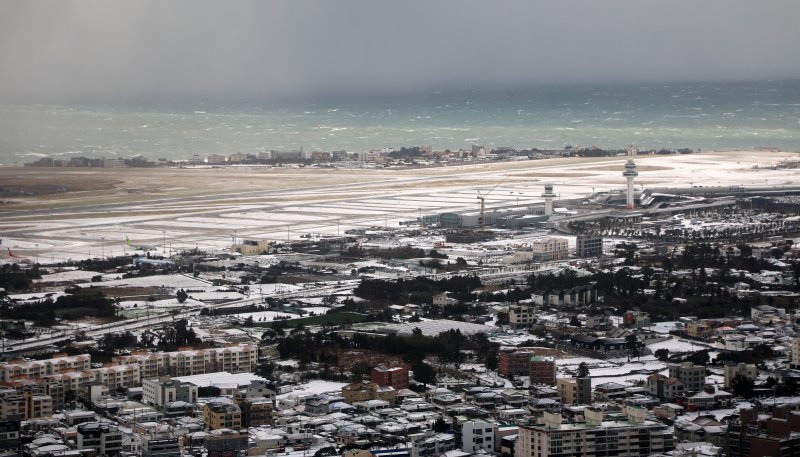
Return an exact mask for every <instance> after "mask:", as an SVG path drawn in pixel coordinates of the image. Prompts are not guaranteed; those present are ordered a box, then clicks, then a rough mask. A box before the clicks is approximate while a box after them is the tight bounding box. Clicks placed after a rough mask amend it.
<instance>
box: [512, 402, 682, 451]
mask: <svg viewBox="0 0 800 457" xmlns="http://www.w3.org/2000/svg"><path fill="white" fill-rule="evenodd" d="M626 409H627V417H626V418H624V419H622V418H621V419H618V420H609V419H606V418H604V417H603V413H602V411H599V410H594V409H592V408H587V409H586V410H585V411H584V414H585V418H586V420H585V422H575V423H562V421H561V415H560V414H554V413H550V412H545V413H544V424H542V425H533V426H520V427H519V435H518V437H517V442H516V445H515V456H516V457H550V456H553V457H555V456H567V455H569V456H578V457H582V456H586V457H590V456H601V455H617V456H638V455H653V454H661V453H665V452H667V451H669V450H671V449H672V447H673V438H672V433H671V432H670V431H669V429H668V428H667V426H666V425H664V424H661V423H658V422H652V421H647V420H645V419H644V417H645V413H646V411H645V410H644V409H643V408H639V407H633V406H628V407H627V408H626Z"/></svg>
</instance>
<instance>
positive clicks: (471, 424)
mask: <svg viewBox="0 0 800 457" xmlns="http://www.w3.org/2000/svg"><path fill="white" fill-rule="evenodd" d="M495 427H496V426H495V424H492V423H491V422H484V421H468V422H464V423H463V424H462V425H461V450H462V451H464V452H469V453H470V454H475V453H476V452H478V451H481V450H483V451H486V452H488V453H492V452H494V430H495Z"/></svg>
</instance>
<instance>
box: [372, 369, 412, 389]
mask: <svg viewBox="0 0 800 457" xmlns="http://www.w3.org/2000/svg"><path fill="white" fill-rule="evenodd" d="M370 378H371V380H372V382H374V383H375V384H377V385H379V386H381V387H386V386H391V387H394V388H395V389H396V390H400V389H408V367H407V366H401V367H391V368H386V367H384V366H382V365H381V366H377V367H375V368H373V369H372V373H371V374H370Z"/></svg>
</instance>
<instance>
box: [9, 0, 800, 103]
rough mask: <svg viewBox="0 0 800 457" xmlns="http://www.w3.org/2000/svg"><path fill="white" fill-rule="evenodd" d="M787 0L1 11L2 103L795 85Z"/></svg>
mask: <svg viewBox="0 0 800 457" xmlns="http://www.w3.org/2000/svg"><path fill="white" fill-rule="evenodd" d="M798 18H800V1H798V0H774V1H757V0H752V1H751V0H747V1H740V0H669V1H646V0H603V1H600V0H585V1H569V0H566V1H564V0H556V1H535V0H520V1H485V0H475V1H473V0H453V1H433V0H402V1H399V0H398V1H377V0H363V1H359V0H335V1H334V0H319V1H306V0H286V1H279V0H269V1H245V0H241V1H227V0H226V1H213V2H211V1H203V0H186V1H179V0H169V1H165V0H152V1H151V0H131V1H113V0H96V1H95V0H75V1H72V0H61V1H39V0H7V1H3V2H2V3H0V101H3V100H7V101H8V100H14V101H18V100H26V99H30V100H47V99H76V100H80V99H97V98H100V99H103V98H116V97H121V98H126V99H130V98H133V99H135V98H136V97H162V96H173V95H174V96H180V97H183V96H198V97H206V96H209V97H210V96H214V97H218V96H223V97H225V96H256V97H269V96H274V95H279V96H281V95H292V94H308V93H313V94H317V93H337V92H340V91H359V90H370V91H395V90H405V89H409V88H415V87H426V86H439V85H445V84H483V83H502V84H505V83H514V84H518V83H547V82H565V81H566V82H584V81H589V82H591V81H603V82H605V81H628V80H635V81H642V80H676V79H677V80H717V79H774V78H798V77H800V58H798V56H800V27H798V26H797V21H798Z"/></svg>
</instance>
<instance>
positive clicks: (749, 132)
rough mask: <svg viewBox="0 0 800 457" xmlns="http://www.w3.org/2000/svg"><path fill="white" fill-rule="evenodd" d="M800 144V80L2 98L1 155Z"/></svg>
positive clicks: (8, 160) (20, 159)
mask: <svg viewBox="0 0 800 457" xmlns="http://www.w3.org/2000/svg"><path fill="white" fill-rule="evenodd" d="M472 144H481V145H486V146H492V147H499V146H509V147H516V148H534V147H535V148H540V149H553V148H561V147H563V146H565V145H572V146H599V147H605V148H624V147H625V146H627V145H629V144H636V145H637V146H639V148H640V149H647V148H662V147H663V148H681V147H689V148H702V149H703V150H708V149H734V148H751V147H778V148H781V149H784V150H792V151H796V150H800V81H797V80H782V81H771V82H737V83H731V82H728V83H708V82H707V83H670V84H654V83H648V84H644V83H642V84H607V85H589V86H530V87H503V88H498V87H451V88H442V89H439V90H428V91H416V92H414V91H411V92H404V93H396V94H392V95H370V96H366V95H361V96H340V97H319V98H314V99H312V98H306V99H302V100H282V101H269V100H252V99H248V100H237V101H235V102H232V101H226V102H203V101H182V102H159V103H147V104H130V103H126V104H116V105H111V104H83V105H77V104H76V105H41V104H37V105H21V104H13V105H11V104H6V105H0V164H3V165H14V164H22V163H24V162H29V161H32V160H36V159H37V158H39V157H45V156H52V157H55V158H59V157H69V156H77V155H82V156H87V157H101V156H102V157H115V156H120V157H130V156H133V155H137V154H141V155H144V156H146V157H149V158H151V159H156V158H167V159H188V158H190V157H191V156H192V155H193V154H199V155H200V156H202V157H204V156H207V155H209V154H212V153H216V154H231V153H234V152H258V151H264V150H269V149H276V150H287V149H298V148H299V147H301V146H302V147H303V148H304V150H307V151H309V150H322V151H333V150H347V151H364V150H369V149H377V148H383V147H401V146H416V145H431V146H433V147H434V148H435V149H448V148H449V149H458V148H469V147H470V145H472Z"/></svg>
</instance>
